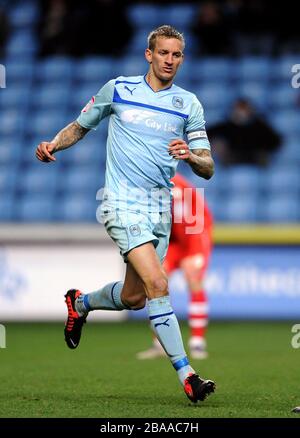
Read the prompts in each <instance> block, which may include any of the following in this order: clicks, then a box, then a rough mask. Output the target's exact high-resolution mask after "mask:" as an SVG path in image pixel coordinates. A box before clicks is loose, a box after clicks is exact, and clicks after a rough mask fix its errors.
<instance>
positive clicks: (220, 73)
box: [188, 57, 235, 82]
mask: <svg viewBox="0 0 300 438" xmlns="http://www.w3.org/2000/svg"><path fill="white" fill-rule="evenodd" d="M192 65H193V68H189V69H188V70H189V74H190V76H191V79H192V80H194V81H199V82H202V81H206V82H209V81H220V80H221V81H228V80H230V79H231V74H232V71H233V70H234V68H235V62H234V61H231V60H230V59H228V58H221V57H216V58H214V57H207V58H203V59H197V58H195V59H193V60H192Z"/></svg>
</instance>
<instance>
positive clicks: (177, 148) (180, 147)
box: [168, 138, 190, 160]
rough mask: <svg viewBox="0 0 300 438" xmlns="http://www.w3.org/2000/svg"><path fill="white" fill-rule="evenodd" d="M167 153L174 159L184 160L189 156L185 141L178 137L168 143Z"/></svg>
mask: <svg viewBox="0 0 300 438" xmlns="http://www.w3.org/2000/svg"><path fill="white" fill-rule="evenodd" d="M168 151H169V155H171V157H173V158H175V159H176V160H186V159H187V158H189V156H190V150H189V147H188V145H187V144H186V142H185V141H184V140H182V139H180V138H178V139H176V140H173V141H171V143H169V149H168Z"/></svg>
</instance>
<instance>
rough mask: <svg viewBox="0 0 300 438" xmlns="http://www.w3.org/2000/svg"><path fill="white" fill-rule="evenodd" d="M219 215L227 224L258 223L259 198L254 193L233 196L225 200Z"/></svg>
mask: <svg viewBox="0 0 300 438" xmlns="http://www.w3.org/2000/svg"><path fill="white" fill-rule="evenodd" d="M218 213H219V219H221V220H224V221H226V222H234V223H249V222H256V221H257V220H258V219H259V209H258V198H257V197H256V196H255V195H254V194H253V193H250V194H249V195H247V194H245V193H244V194H232V195H231V196H230V197H229V198H225V199H224V198H223V202H222V208H220V210H219V212H218ZM220 216H222V217H221V218H220Z"/></svg>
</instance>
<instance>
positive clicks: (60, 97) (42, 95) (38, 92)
mask: <svg viewBox="0 0 300 438" xmlns="http://www.w3.org/2000/svg"><path fill="white" fill-rule="evenodd" d="M70 97H71V92H70V88H69V87H68V85H67V84H64V83H61V84H60V85H59V86H58V85H57V84H55V83H51V84H49V83H44V84H41V85H40V86H39V87H36V88H35V89H34V93H33V96H32V102H31V104H32V106H33V107H35V108H38V109H56V111H57V112H59V111H60V110H61V109H63V110H65V109H66V107H67V105H68V104H69V99H70Z"/></svg>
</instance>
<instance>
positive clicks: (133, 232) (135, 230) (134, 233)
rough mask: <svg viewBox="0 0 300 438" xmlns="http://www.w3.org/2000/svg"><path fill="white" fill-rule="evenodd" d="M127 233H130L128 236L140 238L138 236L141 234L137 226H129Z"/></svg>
mask: <svg viewBox="0 0 300 438" xmlns="http://www.w3.org/2000/svg"><path fill="white" fill-rule="evenodd" d="M129 231H130V234H131V235H132V236H134V237H136V236H140V234H141V229H140V227H139V225H137V224H134V225H130V227H129Z"/></svg>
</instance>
